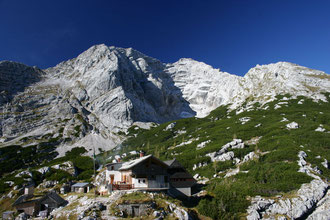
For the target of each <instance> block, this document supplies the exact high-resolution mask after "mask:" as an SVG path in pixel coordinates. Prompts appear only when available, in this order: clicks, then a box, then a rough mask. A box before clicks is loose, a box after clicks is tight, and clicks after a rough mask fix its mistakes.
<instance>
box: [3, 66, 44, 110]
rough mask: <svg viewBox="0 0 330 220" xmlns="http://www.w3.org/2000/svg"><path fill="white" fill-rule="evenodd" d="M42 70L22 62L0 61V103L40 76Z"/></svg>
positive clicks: (37, 79)
mask: <svg viewBox="0 0 330 220" xmlns="http://www.w3.org/2000/svg"><path fill="white" fill-rule="evenodd" d="M43 74H44V72H43V71H42V70H40V69H39V68H36V67H29V66H26V65H24V64H20V63H16V62H11V61H1V62H0V105H2V104H4V103H6V102H9V101H10V100H11V99H12V96H13V95H15V94H17V93H18V92H23V91H24V89H25V88H26V87H27V86H29V85H31V84H33V83H36V82H38V81H40V79H41V78H42V75H43Z"/></svg>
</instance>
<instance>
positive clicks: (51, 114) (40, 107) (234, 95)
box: [0, 45, 330, 155]
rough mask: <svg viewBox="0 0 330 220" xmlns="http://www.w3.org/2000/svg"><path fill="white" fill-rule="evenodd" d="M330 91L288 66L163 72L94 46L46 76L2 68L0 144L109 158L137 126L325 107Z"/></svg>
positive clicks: (183, 67)
mask: <svg viewBox="0 0 330 220" xmlns="http://www.w3.org/2000/svg"><path fill="white" fill-rule="evenodd" d="M329 91H330V77H329V75H327V74H325V73H323V72H321V71H317V70H311V69H308V68H305V67H301V66H298V65H295V64H291V63H286V62H280V63H276V64H269V65H263V66H259V65H257V66H256V67H254V68H252V69H251V70H250V71H249V72H248V73H247V74H246V75H245V76H244V77H240V76H236V75H231V74H229V73H226V72H222V71H220V70H219V69H214V68H212V67H211V66H209V65H207V64H205V63H202V62H198V61H195V60H192V59H180V60H179V61H178V62H175V63H173V64H164V63H162V62H160V61H159V60H157V59H154V58H151V57H148V56H146V55H144V54H142V53H140V52H138V51H136V50H134V49H131V48H128V49H124V48H118V47H108V46H106V45H96V46H93V47H91V48H89V49H88V50H86V51H85V52H83V53H82V54H80V55H79V56H78V57H76V58H74V59H71V60H68V61H65V62H62V63H60V64H58V65H57V66H55V67H52V68H49V69H46V70H41V69H39V68H36V67H28V66H26V65H24V64H19V63H15V62H9V61H2V62H0V114H1V115H0V116H1V117H0V121H1V123H0V127H1V129H0V144H1V145H4V146H5V145H10V144H20V145H23V146H25V145H29V144H35V143H39V142H41V141H47V140H49V139H50V138H52V140H55V141H54V143H53V144H55V145H57V146H59V147H58V148H57V150H58V151H59V153H60V155H61V154H63V153H64V152H65V151H67V150H69V149H70V148H72V147H75V146H85V147H86V148H88V150H91V148H92V146H95V148H96V149H97V151H98V149H103V150H109V149H111V148H112V147H114V146H115V145H116V144H118V143H120V142H121V141H122V140H123V139H122V138H124V137H122V136H120V135H119V134H118V132H119V131H124V130H126V129H127V128H129V127H130V126H131V125H132V124H133V123H134V122H140V123H141V122H142V123H146V122H155V123H162V122H166V121H170V120H174V119H179V118H185V117H192V116H194V115H196V116H197V117H204V116H206V115H208V114H209V113H210V111H212V110H214V109H215V108H217V107H218V106H220V105H231V108H236V107H237V106H239V105H240V104H242V103H243V102H245V101H246V100H248V101H249V102H255V101H259V102H261V103H264V102H267V101H269V100H271V99H274V97H275V96H276V95H278V94H285V93H290V94H292V95H293V96H297V95H304V96H308V97H312V98H314V99H323V100H324V99H325V98H324V96H323V95H322V92H329Z"/></svg>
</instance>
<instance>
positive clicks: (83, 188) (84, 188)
mask: <svg viewBox="0 0 330 220" xmlns="http://www.w3.org/2000/svg"><path fill="white" fill-rule="evenodd" d="M90 186H91V185H90V183H76V184H74V185H72V186H71V191H72V192H77V193H88V192H89V190H90Z"/></svg>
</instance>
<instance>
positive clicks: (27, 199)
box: [13, 191, 67, 216]
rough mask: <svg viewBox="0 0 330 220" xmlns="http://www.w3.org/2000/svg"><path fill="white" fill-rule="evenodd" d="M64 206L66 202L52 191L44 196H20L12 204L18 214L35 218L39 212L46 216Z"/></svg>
mask: <svg viewBox="0 0 330 220" xmlns="http://www.w3.org/2000/svg"><path fill="white" fill-rule="evenodd" d="M66 204H67V201H66V200H64V199H63V198H62V197H60V196H59V195H58V194H57V193H56V192H55V191H52V192H49V193H47V194H46V195H44V196H34V195H31V194H30V195H22V196H20V197H19V198H18V199H17V200H16V201H15V202H14V203H13V207H15V208H16V210H17V211H18V212H24V213H25V214H27V215H29V216H36V215H38V214H39V213H40V212H42V213H43V216H44V215H46V216H47V214H48V213H50V212H51V211H53V210H54V209H55V208H58V207H60V206H65V205H66ZM45 213H46V214H45Z"/></svg>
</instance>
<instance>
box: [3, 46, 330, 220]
mask: <svg viewBox="0 0 330 220" xmlns="http://www.w3.org/2000/svg"><path fill="white" fill-rule="evenodd" d="M329 105H330V77H329V75H328V74H326V73H324V72H322V71H318V70H312V69H309V68H306V67H302V66H299V65H296V64H292V63H288V62H279V63H274V64H268V65H262V66H260V65H257V66H256V67H254V68H252V69H250V70H249V71H248V73H247V74H246V75H245V76H244V77H240V76H236V75H231V74H229V73H226V72H222V71H220V70H219V69H214V68H213V67H211V66H209V65H207V64H205V63H202V62H198V61H195V60H192V59H180V60H179V61H177V62H175V63H172V64H165V63H162V62H160V61H159V60H157V59H154V58H151V57H148V56H146V55H144V54H142V53H140V52H138V51H136V50H134V49H131V48H128V49H124V48H118V47H108V46H105V45H96V46H93V47H91V48H89V49H88V50H87V51H85V52H83V53H82V54H80V55H79V56H78V57H76V58H73V59H71V60H68V61H65V62H62V63H60V64H58V65H56V66H55V67H51V68H48V69H45V70H41V69H39V68H37V67H29V66H26V65H24V64H20V63H16V62H11V61H1V62H0V167H1V169H0V176H1V179H0V194H1V195H2V197H1V198H0V213H1V212H3V211H4V210H7V208H8V204H11V203H12V202H13V201H12V200H14V199H15V198H17V196H18V192H19V191H20V189H21V187H22V186H23V184H27V183H31V182H34V183H35V184H36V185H39V186H38V188H40V189H43V190H48V189H47V188H48V187H50V188H52V187H57V188H59V187H60V186H61V184H62V183H64V182H66V181H69V180H74V181H92V176H93V173H94V172H93V169H94V164H93V160H92V159H91V158H90V157H88V156H86V155H89V156H91V155H93V154H94V153H96V154H98V156H97V161H98V163H99V164H100V165H101V164H103V163H106V162H109V161H112V160H113V159H114V158H118V157H121V159H122V160H129V159H132V158H134V157H136V154H133V153H132V154H130V152H132V151H138V150H143V151H145V152H146V153H147V154H154V155H155V156H157V157H159V158H160V159H161V160H169V159H173V158H174V157H176V158H177V160H178V161H179V162H180V164H182V165H183V166H184V167H185V168H186V169H187V170H188V171H189V172H190V173H192V174H193V175H194V177H195V178H196V179H197V180H198V182H199V184H201V185H203V186H204V188H203V189H204V190H203V191H201V192H200V193H198V194H196V195H195V196H196V197H194V198H195V199H192V200H189V201H190V203H191V204H188V205H190V206H192V207H194V210H195V211H198V213H199V214H201V215H204V216H208V217H211V218H213V219H233V218H234V219H240V218H247V219H267V218H269V219H288V218H289V219H329V217H330V216H329V214H328V213H329V212H328V211H327V210H328V207H329V204H330V200H329V190H328V189H329V182H328V179H329V178H330V171H329V162H328V161H330V154H329V152H330V151H329V143H330V134H329V132H330V124H329V122H330V113H329V111H328V109H329V107H330V106H329ZM195 116H196V117H195ZM99 175H100V176H102V175H103V174H102V172H100V174H99ZM69 197H70V196H69ZM69 197H68V198H69ZM70 199H71V200H70V201H71V202H72V204H75V205H77V204H78V206H80V203H79V201H80V200H75V199H74V198H71V197H70ZM84 208H86V209H87V207H84V206H82V208H81V210H82V209H84ZM70 209H71V207H70ZM71 211H72V210H70V212H71ZM75 214H78V213H74V215H75Z"/></svg>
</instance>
